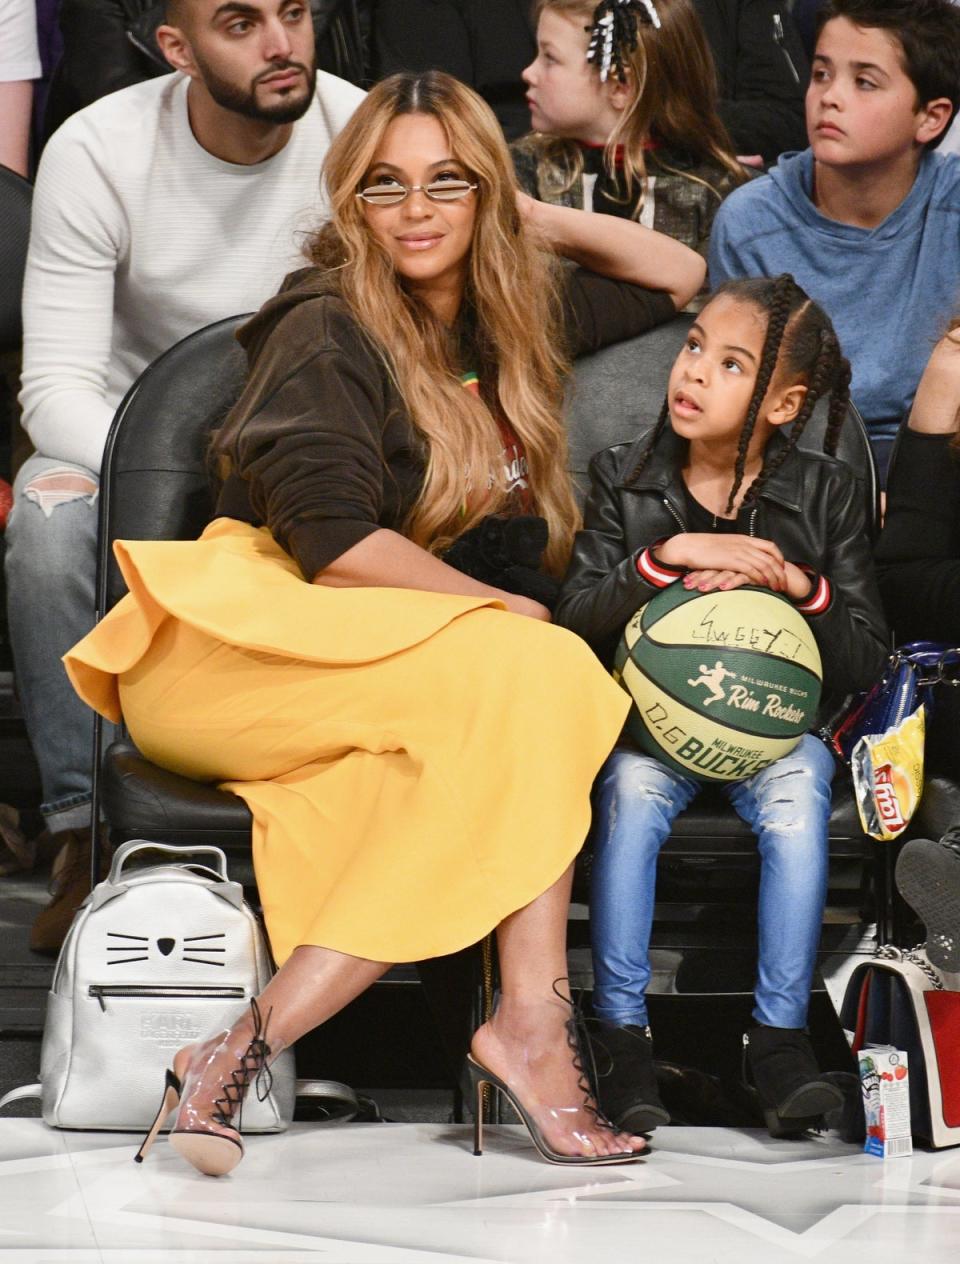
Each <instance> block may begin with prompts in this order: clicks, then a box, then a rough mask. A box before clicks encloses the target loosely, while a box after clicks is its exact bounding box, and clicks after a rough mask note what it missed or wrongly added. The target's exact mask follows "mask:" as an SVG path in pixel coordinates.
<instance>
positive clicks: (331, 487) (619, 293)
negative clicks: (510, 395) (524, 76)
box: [212, 268, 675, 580]
mask: <svg viewBox="0 0 960 1264" xmlns="http://www.w3.org/2000/svg"><path fill="white" fill-rule="evenodd" d="M565 275H566V276H567V278H568V279H567V285H566V290H565V296H564V297H565V301H564V324H565V329H566V334H567V339H568V342H569V349H570V353H571V354H572V355H573V356H578V355H584V354H586V353H588V352H591V351H596V350H599V348H600V347H604V346H607V345H608V344H609V343H612V342H620V341H622V340H623V339H625V338H630V337H633V336H634V335H636V334H640V333H643V332H644V331H645V330H647V329H650V328H652V327H653V326H654V325H658V324H661V323H662V322H663V321H665V320H669V319H670V317H671V316H673V315H674V313H675V309H674V305H673V302H672V300H671V299H670V297H669V296H668V295H666V294H663V293H660V292H655V291H651V290H644V289H640V288H639V287H638V286H634V285H629V284H627V283H626V282H622V281H612V280H609V279H608V278H606V277H599V276H596V275H595V274H593V273H590V272H585V271H583V270H582V269H572V270H570V271H569V272H568V273H566V274H565ZM237 337H238V338H239V340H240V342H241V344H242V345H243V347H244V348H245V350H246V352H247V358H248V362H249V366H250V375H249V378H248V380H247V384H246V387H245V389H244V392H243V394H242V395H241V397H240V399H239V401H238V402H237V404H236V405H235V406H234V408H233V409H232V410H231V412H230V413H229V415H228V416H227V419H226V421H225V422H224V424H223V427H222V429H221V430H220V431H219V433H218V434H217V435H216V437H215V439H214V442H213V447H212V454H213V457H214V460H215V462H216V464H217V468H218V472H219V473H220V475H221V477H223V479H224V483H223V487H222V489H221V493H220V497H219V500H218V504H217V514H218V516H223V517H230V518H239V519H241V520H242V521H244V522H252V523H254V524H256V525H258V526H267V527H269V528H270V531H271V532H272V534H273V536H274V538H275V539H276V540H277V542H278V543H279V544H280V545H282V547H283V548H285V549H286V550H287V552H288V553H290V554H291V555H292V556H293V557H294V558H295V559H296V561H297V563H298V564H299V566H300V569H301V570H302V572H303V575H304V578H306V579H308V580H311V579H313V577H314V576H315V575H317V574H318V573H319V572H320V571H322V570H324V569H325V568H326V567H327V566H329V565H330V563H331V562H333V561H334V560H335V559H336V558H337V557H339V556H340V554H341V553H344V552H346V550H347V549H349V548H351V547H352V546H353V545H354V544H358V543H359V542H360V540H362V539H364V537H365V536H367V535H370V534H372V532H374V531H376V530H378V529H379V528H381V527H389V528H391V529H393V530H398V529H399V528H400V526H401V524H402V523H403V521H404V519H405V518H406V516H407V514H408V512H409V510H410V507H411V506H412V505H413V503H414V501H415V500H416V498H417V495H418V494H419V492H420V488H421V485H422V482H423V477H424V471H425V463H426V453H425V449H424V445H423V441H422V439H421V438H420V436H419V434H418V432H417V431H416V429H415V427H414V426H413V423H412V422H411V420H410V416H409V414H408V412H407V409H406V406H405V404H404V402H403V400H402V398H401V397H400V394H399V392H398V391H397V388H396V386H395V384H394V383H393V381H392V379H391V376H390V372H389V370H388V367H387V361H386V359H385V357H384V355H383V354H382V353H381V352H379V351H378V350H377V348H376V347H375V346H374V344H373V343H372V341H371V340H370V339H369V338H367V337H366V335H365V334H364V332H363V330H362V329H361V328H360V326H359V325H358V324H357V322H356V320H355V319H354V317H353V316H352V315H351V313H350V310H349V308H348V307H347V304H346V303H345V302H344V300H343V298H342V297H341V296H340V294H339V291H338V288H337V283H336V277H335V275H334V274H330V273H325V272H322V271H320V270H319V269H316V268H304V269H301V270H300V271H299V272H294V273H291V274H290V276H288V277H287V279H286V280H285V281H284V283H283V286H282V288H281V290H280V292H279V294H277V295H275V296H274V297H273V298H271V299H269V300H268V301H267V302H266V303H265V304H264V306H263V307H262V308H261V309H260V311H259V312H258V313H257V315H256V316H254V317H253V318H252V319H251V320H250V321H248V322H247V323H246V324H245V325H243V326H242V327H241V329H240V330H239V331H238V334H237ZM475 367H477V366H475V365H469V364H465V365H464V366H463V368H464V369H473V368H475Z"/></svg>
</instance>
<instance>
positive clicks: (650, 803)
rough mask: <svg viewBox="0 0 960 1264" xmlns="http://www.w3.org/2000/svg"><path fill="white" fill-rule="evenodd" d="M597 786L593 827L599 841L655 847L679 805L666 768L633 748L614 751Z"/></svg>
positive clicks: (659, 845) (610, 843)
mask: <svg viewBox="0 0 960 1264" xmlns="http://www.w3.org/2000/svg"><path fill="white" fill-rule="evenodd" d="M597 790H598V793H597V811H596V817H595V828H596V833H597V836H598V843H600V845H608V846H609V845H621V846H622V845H624V844H625V843H626V844H627V845H629V846H630V847H631V849H632V850H634V851H637V852H639V851H643V850H651V851H659V849H660V847H661V845H662V842H663V839H664V837H665V836H666V834H667V833H668V832H669V829H670V826H671V825H672V823H673V820H674V818H675V817H676V815H677V813H678V811H679V810H680V807H681V806H682V805H681V804H680V803H679V800H678V792H677V788H676V785H675V783H674V780H673V778H672V777H671V776H670V774H669V772H668V771H667V769H666V768H664V767H662V765H659V764H658V763H657V762H656V761H655V760H653V759H649V758H648V757H647V756H644V755H639V754H636V753H634V752H633V751H626V750H618V751H614V753H613V754H612V755H611V756H610V758H609V759H608V760H607V763H606V764H605V765H604V768H603V770H602V772H601V774H600V778H599V781H598V786H597ZM600 840H603V841H602V842H600Z"/></svg>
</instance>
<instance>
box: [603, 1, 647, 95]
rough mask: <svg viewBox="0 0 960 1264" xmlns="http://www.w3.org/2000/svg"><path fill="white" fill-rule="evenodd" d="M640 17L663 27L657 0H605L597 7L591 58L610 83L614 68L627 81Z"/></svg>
mask: <svg viewBox="0 0 960 1264" xmlns="http://www.w3.org/2000/svg"><path fill="white" fill-rule="evenodd" d="M638 20H640V21H643V22H645V23H646V24H647V25H649V26H652V27H653V28H654V30H659V29H660V25H661V23H660V15H659V13H658V12H657V9H656V5H655V4H654V0H602V2H601V3H600V4H598V5H597V7H596V9H594V11H593V23H592V24H591V25H590V26H588V27H587V28H586V29H587V30H588V31H589V32H590V43H589V45H588V47H587V61H588V62H590V63H591V64H592V65H597V66H599V68H600V82H601V83H606V82H607V79H608V78H609V77H610V71H611V69H612V70H613V72H614V74H615V75H616V76H617V78H618V79H619V80H620V82H621V83H626V80H627V72H626V65H625V63H626V59H627V57H628V56H629V54H630V53H632V52H633V50H634V49H635V48H636V47H637V39H638V36H637V22H638Z"/></svg>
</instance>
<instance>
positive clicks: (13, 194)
mask: <svg viewBox="0 0 960 1264" xmlns="http://www.w3.org/2000/svg"><path fill="white" fill-rule="evenodd" d="M32 201H33V186H32V185H31V184H29V183H28V182H27V181H26V180H24V179H23V177H22V176H18V175H17V173H16V172H15V171H11V170H10V169H9V167H0V352H3V351H14V350H16V348H17V347H19V346H20V342H21V340H22V336H23V330H22V326H21V324H20V298H21V293H22V291H23V272H24V268H25V267H26V263H27V246H28V245H29V242H30V206H31V203H32Z"/></svg>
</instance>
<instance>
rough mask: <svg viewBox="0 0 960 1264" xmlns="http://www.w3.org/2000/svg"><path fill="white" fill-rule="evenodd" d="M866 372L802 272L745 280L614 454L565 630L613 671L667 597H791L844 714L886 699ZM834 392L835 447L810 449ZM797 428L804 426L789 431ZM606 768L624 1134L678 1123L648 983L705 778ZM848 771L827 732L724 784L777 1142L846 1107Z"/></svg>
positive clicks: (634, 756)
mask: <svg viewBox="0 0 960 1264" xmlns="http://www.w3.org/2000/svg"><path fill="white" fill-rule="evenodd" d="M849 381H850V370H849V366H848V364H847V362H846V360H845V359H844V358H843V356H842V354H841V352H840V347H839V344H838V342H837V338H836V335H835V333H834V331H833V327H832V326H831V324H830V321H829V319H828V318H827V316H826V315H825V313H824V312H823V310H822V308H820V307H819V306H818V305H817V304H816V303H814V302H812V301H811V300H810V299H809V298H808V297H807V295H806V294H805V293H804V292H803V291H802V290H801V289H800V288H799V287H798V286H797V285H796V284H795V282H794V281H793V279H792V277H790V276H787V275H784V276H780V277H777V278H776V279H773V280H771V279H766V278H763V279H752V280H742V281H735V282H731V283H728V284H727V285H724V286H723V287H722V288H721V289H720V290H718V291H717V292H716V294H714V295H713V297H712V298H711V299H710V301H709V302H708V303H707V305H706V306H705V307H704V309H703V311H702V312H701V313H700V315H699V316H698V317H697V320H696V322H695V323H694V324H693V325H692V326H691V329H690V333H689V335H688V337H687V341H686V344H685V346H684V347H683V349H682V350H681V351H680V354H679V355H678V356H677V359H676V362H675V363H674V365H673V368H672V370H671V373H670V380H669V386H668V389H667V397H666V399H665V401H664V404H663V408H662V410H661V413H660V417H659V419H658V421H657V422H656V424H655V425H654V426H653V428H652V430H648V431H646V432H645V433H644V434H642V435H641V436H640V437H639V438H638V439H637V440H636V441H635V442H633V443H625V444H620V445H618V446H616V447H613V448H608V449H606V450H605V451H603V452H601V453H599V454H598V455H597V456H596V457H595V458H594V460H593V462H592V464H591V468H590V475H591V490H590V495H589V498H588V501H587V506H586V509H585V513H584V527H583V530H582V531H581V532H580V533H579V534H578V536H577V538H576V541H575V544H574V552H573V557H572V560H571V563H570V567H569V569H568V571H567V575H566V578H565V581H564V585H563V589H562V592H561V596H560V602H559V605H558V607H557V612H556V616H555V617H556V619H557V621H558V622H559V623H561V624H563V625H564V626H566V627H568V628H571V629H573V630H574V631H576V632H578V633H580V635H581V636H583V637H584V638H585V639H586V640H587V641H589V642H590V644H591V645H592V646H593V648H594V649H595V650H596V652H597V653H598V654H599V655H600V657H601V658H603V659H604V660H605V661H606V662H607V663H608V664H609V663H610V661H611V660H612V655H613V650H614V648H615V646H616V643H617V640H618V638H619V636H620V634H621V632H622V630H623V627H624V625H625V624H626V622H627V620H628V619H629V618H630V617H631V616H632V615H633V613H634V612H635V611H636V610H637V609H638V608H639V607H640V606H642V605H644V603H645V602H647V601H648V600H649V599H650V598H651V597H652V596H653V595H654V594H655V593H656V592H657V591H658V590H659V589H661V588H665V587H667V586H668V585H669V584H673V583H682V584H683V585H684V586H685V587H687V588H690V589H697V590H699V591H700V592H713V591H720V590H729V589H733V588H737V587H740V586H741V585H744V584H753V585H760V586H762V587H766V588H770V589H772V590H773V591H774V592H777V593H782V594H783V595H784V596H786V597H787V598H788V599H789V600H790V601H792V602H793V603H794V605H795V606H796V608H797V609H798V610H799V611H800V612H801V613H802V614H803V615H804V616H805V618H806V619H807V620H808V622H809V625H810V629H811V631H812V633H813V634H814V636H815V637H816V641H817V645H818V647H819V650H820V655H821V659H822V662H823V676H824V680H823V691H824V698H823V703H822V708H821V714H826V713H828V711H829V709H830V708H831V707H832V706H834V705H836V702H837V700H838V696H839V697H842V696H844V695H846V694H847V693H849V692H850V691H852V690H856V689H862V688H864V687H866V686H867V685H868V684H869V683H871V682H872V681H873V680H874V679H875V677H876V674H877V672H878V670H879V668H880V665H881V663H882V662H883V658H884V655H885V653H886V630H885V627H884V621H883V615H882V613H881V607H880V602H879V597H878V593H877V589H876V583H875V580H874V576H873V566H872V560H871V555H870V536H869V525H868V523H867V521H866V508H865V504H864V496H863V493H862V490H861V489H860V486H859V484H858V483H857V480H856V479H855V477H854V474H853V472H852V470H851V469H850V467H849V466H847V465H845V464H844V463H843V462H841V461H840V460H838V459H837V457H836V452H837V444H838V439H839V436H840V430H841V427H842V425H843V422H844V418H845V416H846V412H847V405H848V389H849ZM826 395H829V397H830V402H829V411H828V419H827V424H826V429H825V433H824V438H823V443H822V451H817V450H814V448H813V447H812V445H810V446H808V445H807V444H804V445H801V439H802V436H803V434H804V431H805V428H806V427H807V424H808V422H809V419H810V417H811V415H812V413H813V411H814V408H815V406H816V404H817V402H818V400H820V399H822V398H823V397H824V396H826ZM788 426H789V431H788V430H786V429H785V427H788ZM623 743H624V739H621V744H619V745H618V746H617V748H616V749H615V750H614V752H613V754H612V755H611V756H610V757H609V759H608V760H607V762H606V763H605V765H604V767H603V769H602V770H601V772H600V776H599V779H598V781H597V785H596V794H595V813H594V864H593V893H592V899H591V917H590V920H591V928H592V934H593V959H594V1010H595V1013H596V1015H597V1018H598V1019H599V1020H600V1022H599V1035H598V1037H597V1040H598V1043H599V1045H600V1046H601V1047H602V1053H601V1052H599V1051H598V1057H597V1062H598V1067H599V1070H600V1071H601V1073H602V1072H604V1071H608V1073H607V1074H601V1079H600V1084H599V1089H600V1101H601V1104H602V1106H603V1109H604V1110H605V1112H606V1113H607V1115H608V1116H609V1117H610V1118H611V1119H612V1120H614V1121H615V1122H616V1123H617V1125H618V1126H619V1127H625V1128H627V1129H628V1130H629V1131H631V1132H645V1131H647V1130H649V1129H651V1128H654V1127H656V1126H657V1124H659V1123H665V1122H666V1121H667V1118H668V1116H667V1113H666V1111H665V1110H664V1108H663V1106H662V1103H661V1102H660V1099H659V1097H658V1095H657V1087H656V1079H655V1076H654V1070H653V1053H652V1042H651V1036H650V1029H649V1026H648V1024H647V1005H646V997H645V993H646V988H647V984H648V983H649V980H650V961H649V940H650V931H651V926H652V921H653V908H654V886H655V881H656V864H657V856H658V853H659V851H660V848H661V846H662V845H663V843H664V841H665V840H666V838H667V836H668V835H669V833H670V829H671V825H672V822H673V820H674V818H675V817H676V816H677V814H678V813H679V812H681V811H682V810H683V809H684V808H685V807H687V806H688V805H689V804H690V802H691V801H692V800H693V798H694V796H695V795H696V793H697V790H698V789H699V787H700V783H698V782H696V781H694V780H692V779H690V778H688V777H685V776H683V775H681V774H679V773H677V772H674V771H672V770H671V769H669V768H667V767H666V766H665V765H663V764H661V763H660V762H659V761H658V760H656V759H653V758H651V757H650V756H648V755H644V754H641V753H640V752H639V751H638V750H636V749H634V748H631V747H630V746H628V745H626V744H623ZM833 772H834V764H833V757H832V755H831V754H830V753H829V751H828V750H827V748H826V746H825V745H824V744H823V743H822V742H820V741H819V739H818V738H816V737H814V736H813V735H812V734H810V733H808V734H807V735H806V736H805V737H804V738H803V739H802V741H801V742H800V744H799V745H798V746H797V747H796V748H795V749H794V750H793V751H791V752H790V753H789V754H788V755H785V756H784V757H783V758H781V759H779V760H776V761H775V762H774V763H772V764H770V765H769V766H768V767H767V768H764V769H762V770H761V771H759V772H758V773H756V774H754V775H753V776H752V777H750V778H748V779H747V780H745V781H740V782H735V783H732V784H730V785H728V786H725V787H724V793H725V794H726V795H727V797H728V798H729V800H730V802H731V803H732V805H733V807H734V808H735V809H736V811H737V813H738V814H739V815H740V816H741V817H742V819H743V820H744V821H745V822H746V823H747V824H748V825H750V826H751V827H752V828H753V829H755V830H756V833H757V841H758V849H759V853H760V862H761V877H760V901H759V913H758V926H759V963H758V973H757V981H756V988H755V994H754V995H755V1006H754V1010H753V1017H754V1019H755V1021H756V1026H755V1027H754V1028H753V1029H752V1030H751V1031H750V1032H749V1034H748V1037H747V1040H748V1043H747V1050H746V1057H747V1065H748V1070H749V1074H750V1077H751V1079H752V1082H753V1084H754V1086H755V1087H756V1089H757V1091H758V1093H759V1096H760V1099H761V1101H762V1103H763V1107H764V1111H765V1116H766V1120H767V1124H768V1127H769V1128H770V1130H771V1132H772V1133H773V1134H774V1135H786V1134H789V1133H795V1132H800V1131H802V1130H803V1129H804V1128H806V1127H807V1126H809V1125H810V1123H811V1122H813V1121H814V1120H816V1119H817V1118H818V1117H819V1116H821V1115H822V1114H823V1113H824V1112H825V1111H826V1110H828V1109H829V1108H831V1107H832V1106H833V1105H835V1104H837V1103H838V1102H839V1094H838V1093H837V1090H836V1089H835V1088H834V1087H833V1086H832V1085H831V1084H829V1083H828V1082H826V1081H825V1080H824V1079H823V1078H822V1077H821V1075H820V1072H819V1069H818V1067H817V1063H816V1059H815V1057H814V1054H813V1050H812V1048H811V1045H810V1041H809V1039H808V1038H807V1035H806V1033H805V1030H804V1028H805V1024H806V1018H807V1007H808V1003H809V996H810V987H811V979H812V975H813V969H814V962H815V957H816V951H817V945H818V940H819V934H820V922H821V917H822V914H823V907H824V901H825V898H826V881H827V859H828V856H827V852H828V847H827V825H828V819H829V815H830V783H831V779H832V777H833Z"/></svg>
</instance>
